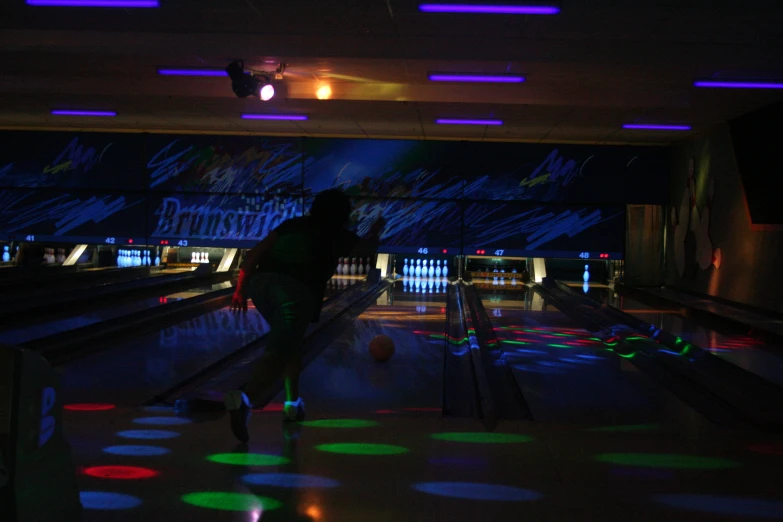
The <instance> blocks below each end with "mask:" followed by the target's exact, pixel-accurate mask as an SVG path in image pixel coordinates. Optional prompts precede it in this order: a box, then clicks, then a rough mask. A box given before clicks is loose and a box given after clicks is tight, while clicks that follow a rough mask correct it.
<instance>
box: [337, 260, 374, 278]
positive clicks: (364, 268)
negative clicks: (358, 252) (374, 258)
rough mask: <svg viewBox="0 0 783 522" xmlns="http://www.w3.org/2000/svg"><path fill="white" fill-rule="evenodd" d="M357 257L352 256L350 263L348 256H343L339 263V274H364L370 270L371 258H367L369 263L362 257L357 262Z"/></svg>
mask: <svg viewBox="0 0 783 522" xmlns="http://www.w3.org/2000/svg"><path fill="white" fill-rule="evenodd" d="M356 259H357V258H355V257H352V258H351V263H350V264H348V258H347V257H341V258H340V259H339V262H338V263H337V275H363V274H367V273H369V272H370V258H369V257H368V258H367V263H366V264H364V263H362V258H361V257H360V258H358V259H359V262H358V263H357V262H356Z"/></svg>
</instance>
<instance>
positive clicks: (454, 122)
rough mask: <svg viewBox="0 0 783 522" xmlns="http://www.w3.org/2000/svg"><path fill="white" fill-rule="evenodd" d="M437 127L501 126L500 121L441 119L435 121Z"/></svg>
mask: <svg viewBox="0 0 783 522" xmlns="http://www.w3.org/2000/svg"><path fill="white" fill-rule="evenodd" d="M435 123H437V124H438V125H503V122H502V121H501V120H459V119H449V118H441V119H437V120H435Z"/></svg>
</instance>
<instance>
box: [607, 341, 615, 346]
mask: <svg viewBox="0 0 783 522" xmlns="http://www.w3.org/2000/svg"><path fill="white" fill-rule="evenodd" d="M604 344H605V345H606V346H617V343H616V342H614V343H610V342H606V343H604Z"/></svg>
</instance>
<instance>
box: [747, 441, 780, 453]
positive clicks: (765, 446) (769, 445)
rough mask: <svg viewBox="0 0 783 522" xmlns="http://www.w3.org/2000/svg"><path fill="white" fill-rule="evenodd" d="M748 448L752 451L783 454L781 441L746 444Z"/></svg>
mask: <svg viewBox="0 0 783 522" xmlns="http://www.w3.org/2000/svg"><path fill="white" fill-rule="evenodd" d="M748 449H749V450H750V451H752V452H754V453H765V454H767V455H783V442H762V443H760V444H753V445H752V446H748Z"/></svg>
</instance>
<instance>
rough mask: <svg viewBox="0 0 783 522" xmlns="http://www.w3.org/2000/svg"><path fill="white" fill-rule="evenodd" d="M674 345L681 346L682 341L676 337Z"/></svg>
mask: <svg viewBox="0 0 783 522" xmlns="http://www.w3.org/2000/svg"><path fill="white" fill-rule="evenodd" d="M674 343H675V344H682V343H683V340H682V339H680V338H679V337H678V338H677V339H675V341H674Z"/></svg>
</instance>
